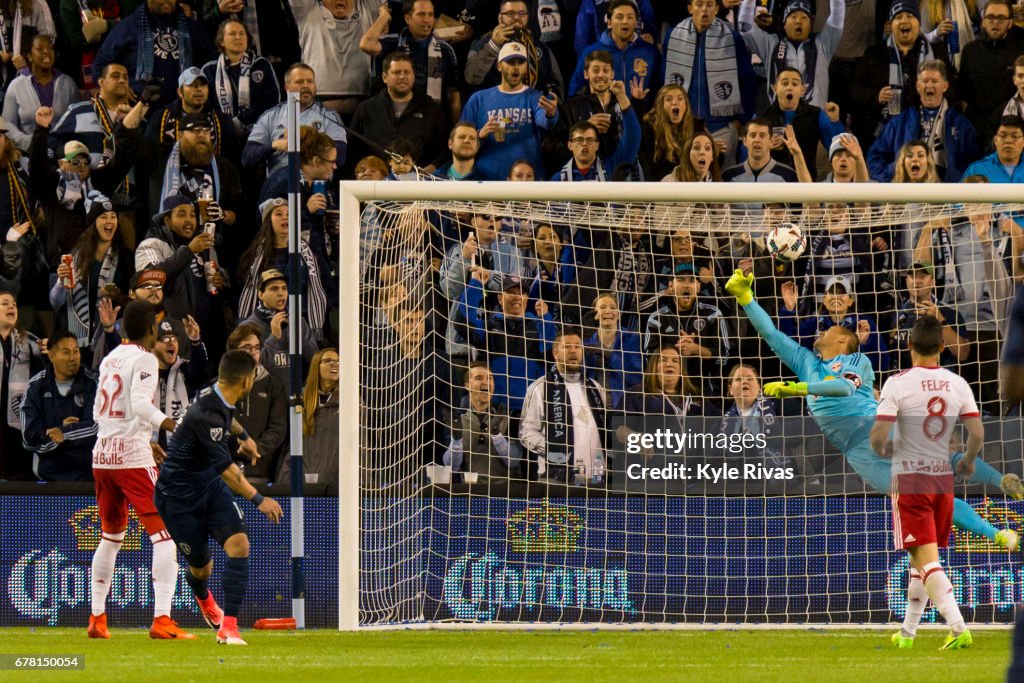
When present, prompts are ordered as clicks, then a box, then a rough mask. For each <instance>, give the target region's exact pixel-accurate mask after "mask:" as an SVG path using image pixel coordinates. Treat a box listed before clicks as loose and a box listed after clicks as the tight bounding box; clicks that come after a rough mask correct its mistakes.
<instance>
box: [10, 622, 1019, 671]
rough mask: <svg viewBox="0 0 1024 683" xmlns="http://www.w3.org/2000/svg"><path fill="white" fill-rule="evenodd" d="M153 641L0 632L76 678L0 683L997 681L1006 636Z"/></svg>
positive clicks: (414, 635)
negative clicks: (960, 644) (76, 664)
mask: <svg viewBox="0 0 1024 683" xmlns="http://www.w3.org/2000/svg"><path fill="white" fill-rule="evenodd" d="M195 633H196V634H197V635H199V640H196V641H182V642H173V641H153V640H150V639H149V638H148V636H147V633H146V632H145V631H142V630H119V629H117V627H116V625H112V627H111V635H112V636H113V638H112V639H111V640H109V641H97V640H89V639H88V638H86V636H85V629H84V628H82V629H68V628H36V629H28V628H5V629H0V638H2V640H0V653H17V654H51V655H52V654H58V653H60V654H79V655H84V656H85V661H86V668H85V670H83V671H64V672H38V671H37V672H32V673H12V672H9V671H4V672H0V680H4V681H22V680H23V681H29V680H31V681H33V683H34V682H35V681H53V680H66V681H75V682H76V683H78V682H82V681H102V682H104V683H106V682H109V681H127V682H130V683H135V682H137V683H149V682H150V681H174V682H175V683H185V682H186V681H197V682H200V683H223V682H226V681H245V682H246V683H285V682H287V681H303V683H319V682H320V681H360V682H363V681H366V682H368V683H392V682H393V681H413V682H415V683H426V682H428V681H474V682H477V681H484V682H485V683H492V682H494V681H517V682H519V681H558V683H565V682H568V681H581V682H585V683H593V682H594V681H617V682H618V683H630V682H633V681H640V682H642V683H653V682H654V681H667V680H671V681H701V682H703V681H716V682H717V681H720V682H723V683H740V682H741V681H758V682H767V681H779V682H780V683H781V682H785V683H813V682H815V681H829V682H830V683H839V682H841V681H868V682H870V683H882V682H884V681H909V680H915V681H957V683H960V682H964V683H973V682H975V681H977V682H983V681H1004V680H1005V671H1006V667H1007V666H1008V664H1009V656H1010V632H1009V631H976V632H975V640H974V646H972V647H971V648H970V649H968V650H962V651H956V652H939V651H938V650H937V649H936V648H938V647H939V645H940V644H941V642H942V637H943V635H944V633H943V632H941V631H933V630H928V631H923V632H922V633H921V634H919V635H918V638H917V641H916V642H915V645H914V649H913V650H896V649H894V648H893V647H892V646H891V645H890V644H889V632H888V631H857V630H844V631H832V630H829V631H824V630H818V631H675V632H665V631H655V632H652V631H563V632H551V631H483V632H481V631H471V632H466V631H462V632H459V631H377V632H373V633H356V634H348V633H337V632H334V631H307V632H302V633H299V632H293V633H288V632H280V631H277V632H258V631H252V630H246V631H243V633H242V635H243V636H244V637H245V638H246V639H247V640H248V641H249V646H248V647H230V648H229V647H227V646H224V645H217V643H216V642H215V640H214V634H213V632H212V631H210V630H203V631H195Z"/></svg>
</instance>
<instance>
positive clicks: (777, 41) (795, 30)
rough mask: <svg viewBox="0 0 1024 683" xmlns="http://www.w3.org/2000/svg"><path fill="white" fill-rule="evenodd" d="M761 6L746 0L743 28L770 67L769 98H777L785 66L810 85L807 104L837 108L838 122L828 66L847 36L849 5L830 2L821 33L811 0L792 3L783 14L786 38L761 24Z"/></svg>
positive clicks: (751, 45) (749, 45)
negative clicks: (758, 12)
mask: <svg viewBox="0 0 1024 683" xmlns="http://www.w3.org/2000/svg"><path fill="white" fill-rule="evenodd" d="M757 7H758V3H757V2H756V0H743V4H742V5H740V12H739V27H740V35H742V36H743V40H744V42H746V44H747V48H748V49H749V50H750V51H751V52H752V53H754V54H756V55H757V56H758V57H760V58H761V62H762V63H763V64H765V65H766V66H767V67H768V69H767V70H768V87H769V93H768V97H769V98H771V99H772V100H774V99H775V98H776V97H777V94H776V93H775V92H773V91H772V90H771V87H772V84H773V83H775V80H776V78H777V77H778V75H779V73H780V72H781V70H782V69H783V68H784V67H787V66H788V67H792V68H794V69H796V70H797V73H799V74H800V76H801V78H802V79H803V81H804V83H805V84H806V93H805V97H806V99H807V101H808V102H809V103H810V104H812V105H813V106H815V107H818V108H820V109H822V110H826V111H828V110H829V109H833V108H834V109H835V112H836V118H837V119H838V118H839V116H838V110H839V108H838V107H837V106H836V105H835V104H833V103H831V102H828V88H829V79H828V65H829V63H830V62H831V61H832V55H834V54H835V52H836V48H838V47H839V40H840V39H841V38H842V37H843V23H844V21H845V19H846V3H845V2H844V1H843V0H830V2H829V14H828V20H827V21H826V22H825V26H824V28H822V30H821V32H820V33H814V32H813V30H812V29H813V26H814V4H813V3H812V2H811V1H810V0H789V2H788V3H786V6H785V9H784V10H783V12H782V29H783V34H782V35H779V34H777V33H775V32H771V33H769V32H768V31H765V30H764V29H762V28H761V27H760V26H758V25H757V23H756V22H755V21H754V13H755V10H756V9H757ZM829 137H831V136H829Z"/></svg>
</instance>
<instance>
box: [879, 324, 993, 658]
mask: <svg viewBox="0 0 1024 683" xmlns="http://www.w3.org/2000/svg"><path fill="white" fill-rule="evenodd" d="M942 349H943V343H942V323H940V322H939V321H938V320H937V319H935V318H934V317H932V316H922V317H920V318H918V319H917V321H916V322H915V323H914V327H913V328H912V329H911V331H910V358H911V361H912V362H913V367H912V368H911V369H909V370H906V371H904V372H901V373H900V374H898V375H895V376H893V377H890V378H889V380H888V381H886V383H885V385H884V386H883V387H882V395H881V397H880V399H879V401H878V412H877V415H876V417H875V424H874V426H873V427H872V428H871V447H872V448H873V449H874V450H875V452H876V453H878V454H879V455H884V454H885V453H886V452H887V451H888V450H889V449H888V446H889V434H890V432H891V430H892V426H893V423H895V425H896V430H895V432H896V435H895V437H896V438H895V443H894V445H892V459H893V463H892V489H891V490H892V522H893V536H894V541H895V543H896V548H897V549H906V550H907V551H908V552H909V553H910V583H909V584H908V586H907V612H906V615H905V617H904V620H903V625H902V627H901V628H900V631H899V633H894V634H893V636H892V642H893V643H894V644H895V645H896V646H897V647H900V648H909V647H912V646H913V644H914V636H915V635H916V634H917V626H918V624H919V623H920V621H921V615H923V614H924V610H925V607H926V606H927V605H928V599H929V598H931V600H932V602H933V603H935V606H936V608H938V610H939V612H940V613H941V614H942V617H943V618H944V619H945V620H946V624H947V625H948V626H949V628H950V632H949V635H947V636H946V640H945V642H944V643H943V645H942V649H944V650H956V649H959V648H963V647H967V646H969V645H970V644H971V642H972V637H971V632H970V631H968V630H967V626H966V625H965V624H964V618H963V615H961V614H960V608H959V607H957V604H956V598H955V597H954V596H953V584H952V583H950V581H949V578H948V577H947V576H946V572H945V571H944V570H943V569H942V565H941V564H939V548H945V547H946V545H947V544H948V542H949V534H950V532H951V531H952V529H953V469H952V468H951V467H950V464H949V440H950V437H951V436H952V434H953V430H954V429H956V428H957V427H956V423H957V420H958V419H959V420H960V421H962V422H963V424H964V427H965V428H966V429H967V434H968V438H967V448H966V449H965V453H964V457H963V459H961V461H960V463H959V464H958V465H957V471H958V472H960V473H962V474H964V475H966V476H970V475H971V474H972V473H973V471H974V461H975V459H976V458H977V457H978V453H979V452H980V451H981V448H982V446H983V445H984V443H985V427H984V426H983V425H982V422H981V413H980V411H979V410H978V404H977V402H976V401H975V400H974V394H972V393H971V387H970V385H969V384H968V383H967V381H966V380H964V379H963V378H962V377H960V376H959V375H957V374H956V373H953V372H950V371H949V370H946V369H944V368H940V367H939V354H940V353H942Z"/></svg>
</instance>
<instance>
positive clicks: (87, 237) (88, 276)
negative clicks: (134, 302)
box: [50, 192, 134, 366]
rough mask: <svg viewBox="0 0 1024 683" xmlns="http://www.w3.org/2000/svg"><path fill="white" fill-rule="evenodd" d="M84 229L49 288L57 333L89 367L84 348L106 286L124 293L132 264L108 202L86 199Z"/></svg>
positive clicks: (88, 355) (97, 323)
mask: <svg viewBox="0 0 1024 683" xmlns="http://www.w3.org/2000/svg"><path fill="white" fill-rule="evenodd" d="M85 204H86V207H87V213H86V222H87V224H88V227H87V228H86V229H85V232H83V233H82V235H81V236H80V237H79V238H78V240H77V241H76V242H75V246H74V248H72V249H71V259H72V261H71V264H72V265H71V267H70V268H69V267H68V265H67V264H65V263H63V262H62V263H60V265H59V266H57V275H56V278H55V279H54V281H53V283H52V285H51V287H50V306H51V307H52V309H53V311H54V322H55V324H56V327H57V329H68V330H71V332H73V333H74V335H75V337H76V338H77V339H78V345H79V346H81V347H83V359H82V361H83V362H84V363H85V364H86V365H87V366H90V365H91V364H92V352H91V350H90V349H89V348H88V347H89V346H90V344H91V343H92V340H93V339H94V338H95V337H96V336H97V335H98V334H99V330H100V327H101V324H100V316H99V315H98V314H97V310H98V309H97V307H98V305H99V301H100V299H101V298H102V296H103V292H104V291H105V290H106V288H107V287H108V286H109V285H114V286H116V287H117V289H118V291H121V292H123V291H125V290H126V289H127V288H128V282H129V280H130V278H131V274H132V271H133V270H134V264H133V263H132V253H131V251H130V250H128V249H127V248H125V246H124V242H123V241H122V239H121V235H120V230H118V219H117V212H116V211H114V205H113V204H112V203H111V201H110V200H109V199H108V198H106V197H104V196H103V195H101V194H99V193H98V192H93V193H92V195H90V196H89V197H88V198H87V199H86V203H85ZM67 279H73V280H74V283H75V286H74V287H72V288H71V289H65V287H64V284H63V283H64V281H66V280H67Z"/></svg>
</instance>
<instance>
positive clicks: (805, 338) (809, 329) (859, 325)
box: [779, 275, 891, 373]
mask: <svg viewBox="0 0 1024 683" xmlns="http://www.w3.org/2000/svg"><path fill="white" fill-rule="evenodd" d="M789 303H792V302H787V303H786V304H783V306H784V307H783V309H782V310H781V311H780V312H779V329H780V330H782V331H783V332H785V333H786V334H788V335H790V336H791V337H793V338H794V339H797V338H799V341H800V343H801V344H803V345H804V346H805V347H807V348H808V349H813V348H817V347H816V343H817V341H818V340H819V339H821V338H822V337H823V336H824V335H825V334H826V333H827V332H828V330H829V328H832V327H844V328H846V329H848V330H851V331H852V332H854V333H855V334H856V335H857V339H858V341H859V342H860V352H861V353H863V354H864V355H865V356H867V358H868V360H870V361H871V367H873V368H874V370H875V372H876V373H884V372H888V370H889V367H890V363H891V359H890V357H889V346H888V345H887V344H886V343H885V339H884V338H883V337H882V335H881V334H880V333H879V332H878V325H877V324H876V323H875V319H874V317H873V316H871V315H869V314H867V313H858V312H857V310H856V305H855V302H854V290H853V285H852V284H851V283H850V280H849V279H848V278H846V277H844V276H842V275H836V276H834V277H832V278H829V280H828V281H827V282H826V283H825V289H824V295H823V296H822V299H821V304H820V305H819V306H818V309H817V314H816V315H813V316H807V317H805V318H804V319H803V320H801V321H800V322H799V325H798V324H797V322H796V321H797V318H796V311H795V310H794V308H792V307H790V306H789ZM798 330H799V331H798Z"/></svg>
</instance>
